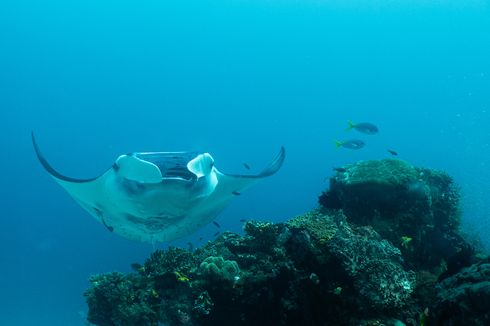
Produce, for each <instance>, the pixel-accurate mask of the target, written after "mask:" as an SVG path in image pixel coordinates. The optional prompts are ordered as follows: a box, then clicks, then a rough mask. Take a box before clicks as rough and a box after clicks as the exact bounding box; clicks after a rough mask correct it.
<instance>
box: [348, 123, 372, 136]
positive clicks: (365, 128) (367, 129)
mask: <svg viewBox="0 0 490 326" xmlns="http://www.w3.org/2000/svg"><path fill="white" fill-rule="evenodd" d="M348 122H349V127H347V130H351V129H355V130H357V131H359V132H362V133H363V134H366V135H374V134H377V133H378V131H379V129H378V127H376V126H375V125H373V124H372V123H369V122H360V123H354V122H352V121H350V120H349V121H348Z"/></svg>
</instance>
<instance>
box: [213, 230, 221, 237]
mask: <svg viewBox="0 0 490 326" xmlns="http://www.w3.org/2000/svg"><path fill="white" fill-rule="evenodd" d="M220 233H221V231H218V232H216V233H215V234H213V237H217V236H218V235H219V234H220Z"/></svg>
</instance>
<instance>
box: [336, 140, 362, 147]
mask: <svg viewBox="0 0 490 326" xmlns="http://www.w3.org/2000/svg"><path fill="white" fill-rule="evenodd" d="M364 145H366V144H365V143H364V142H363V141H362V140H359V139H350V140H344V141H341V140H336V141H335V146H337V148H339V147H343V148H348V149H361V148H363V147H364Z"/></svg>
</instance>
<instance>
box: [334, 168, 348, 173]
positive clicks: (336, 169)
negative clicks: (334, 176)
mask: <svg viewBox="0 0 490 326" xmlns="http://www.w3.org/2000/svg"><path fill="white" fill-rule="evenodd" d="M333 170H334V171H337V172H340V173H344V172H347V169H346V168H343V167H339V168H333Z"/></svg>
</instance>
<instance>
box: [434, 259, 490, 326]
mask: <svg viewBox="0 0 490 326" xmlns="http://www.w3.org/2000/svg"><path fill="white" fill-rule="evenodd" d="M489 307H490V258H486V259H483V260H482V261H480V262H479V263H476V264H473V265H471V266H470V267H467V268H464V269H463V270H461V271H460V272H459V273H457V274H455V275H453V276H451V277H449V278H447V279H445V280H444V281H442V282H441V283H440V284H439V292H438V294H437V300H436V301H435V302H434V304H433V305H432V306H431V308H429V318H430V319H429V320H430V322H431V323H430V324H431V325H448V326H449V325H454V326H456V325H490V312H489Z"/></svg>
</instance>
